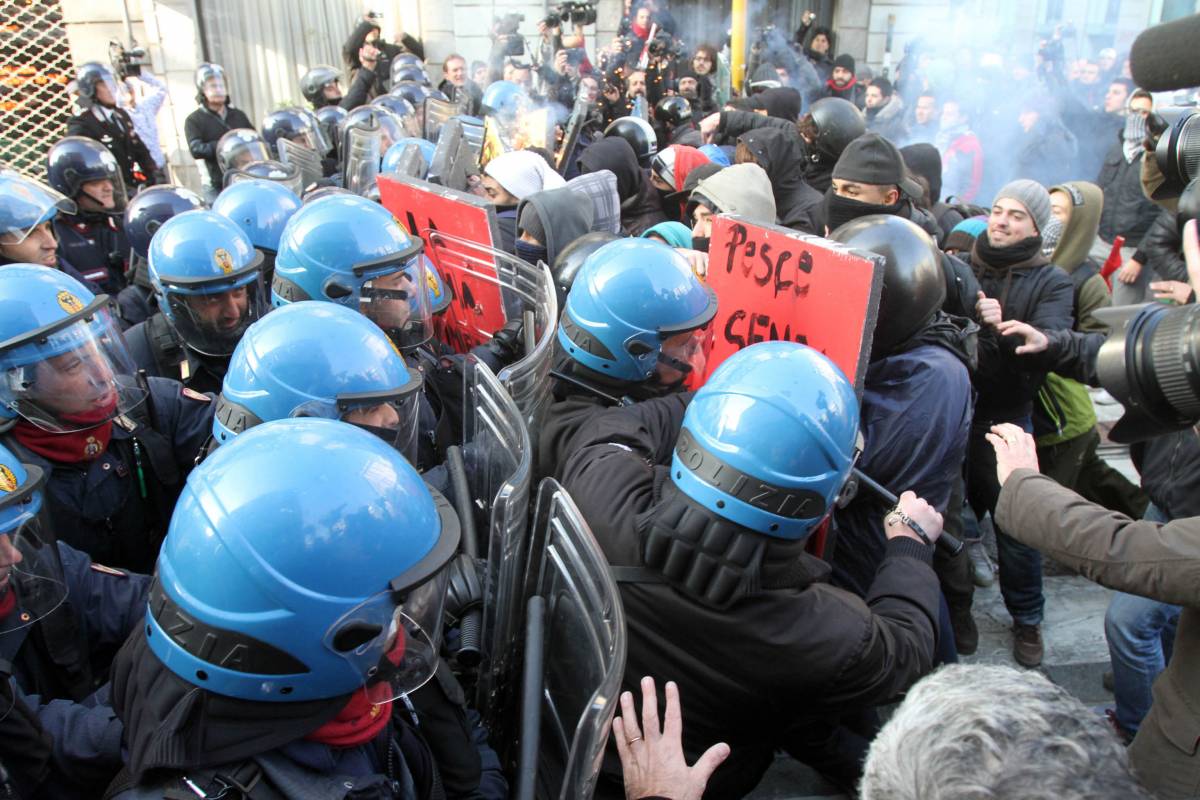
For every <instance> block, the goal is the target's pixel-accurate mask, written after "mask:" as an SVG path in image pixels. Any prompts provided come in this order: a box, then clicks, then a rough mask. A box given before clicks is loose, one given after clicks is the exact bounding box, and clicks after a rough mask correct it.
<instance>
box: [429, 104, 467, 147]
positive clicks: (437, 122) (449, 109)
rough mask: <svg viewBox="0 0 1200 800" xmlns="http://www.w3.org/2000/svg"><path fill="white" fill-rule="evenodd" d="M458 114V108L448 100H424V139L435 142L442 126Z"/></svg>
mask: <svg viewBox="0 0 1200 800" xmlns="http://www.w3.org/2000/svg"><path fill="white" fill-rule="evenodd" d="M458 114H459V110H458V106H457V105H456V104H454V103H451V102H450V101H449V100H438V99H437V98H436V97H428V98H426V99H425V138H426V139H428V140H429V141H431V142H436V141H437V140H438V134H439V133H440V132H441V130H442V126H443V125H445V124H446V122H447V121H448V120H450V119H451V118H453V117H455V116H457V115H458Z"/></svg>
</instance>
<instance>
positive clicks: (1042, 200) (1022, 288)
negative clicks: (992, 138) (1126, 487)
mask: <svg viewBox="0 0 1200 800" xmlns="http://www.w3.org/2000/svg"><path fill="white" fill-rule="evenodd" d="M1050 219H1051V205H1050V196H1049V194H1048V193H1047V192H1046V190H1045V189H1044V188H1043V187H1042V186H1041V185H1040V184H1037V183H1034V182H1033V181H1030V180H1017V181H1012V182H1011V183H1009V184H1007V185H1005V186H1003V187H1002V188H1001V189H1000V191H999V192H998V193H997V194H996V199H995V201H994V202H993V203H992V211H991V215H990V216H989V217H988V227H987V230H986V231H984V232H983V233H982V234H981V235H980V236H979V238H978V239H977V240H976V242H975V248H974V250H973V251H972V252H971V267H972V268H973V269H974V270H975V274H976V276H977V277H978V278H979V283H980V286H981V294H980V298H979V300H978V302H977V303H976V314H977V315H978V318H979V321H980V323H981V325H982V326H983V330H982V332H981V333H980V336H979V369H978V371H976V373H975V388H976V391H977V393H978V403H977V406H976V409H975V419H974V422H973V423H972V425H971V450H970V452H971V456H970V458H969V459H968V470H967V499H968V501H969V502H970V504H971V506H972V508H973V509H974V512H975V514H976V515H977V516H982V515H983V513H984V512H985V511H990V512H992V513H993V515H994V514H995V510H996V502H997V499H998V498H999V495H1000V484H999V482H998V480H997V478H996V460H995V451H994V450H993V449H992V448H991V447H990V446H989V445H988V443H987V441H986V440H985V439H984V435H985V434H986V433H988V432H989V431H990V430H991V428H992V426H993V425H996V424H999V423H1001V422H1010V423H1013V424H1015V425H1018V426H1020V427H1023V428H1024V429H1026V430H1030V429H1031V428H1032V420H1031V417H1032V414H1033V405H1034V400H1035V399H1036V397H1037V394H1038V391H1039V390H1040V389H1041V387H1042V383H1043V382H1044V380H1045V377H1046V372H1047V370H1046V369H1045V368H1044V367H1042V365H1041V363H1040V362H1038V360H1037V359H1036V358H1032V357H1030V356H1025V355H1021V356H1018V355H1017V354H1016V352H1015V350H1016V345H1017V344H1018V343H1019V341H1013V340H1014V339H1015V338H1016V337H1007V338H1006V337H1003V336H1001V335H1000V334H999V333H998V332H997V330H996V326H997V325H998V324H999V323H1000V321H1001V320H1002V319H1016V320H1021V321H1023V322H1027V323H1029V324H1030V325H1033V326H1035V327H1037V328H1039V329H1042V330H1064V329H1067V328H1070V327H1072V326H1073V324H1074V316H1073V313H1072V312H1073V308H1074V288H1073V286H1072V285H1071V279H1070V278H1069V277H1067V274H1066V273H1065V272H1063V271H1062V270H1061V269H1059V268H1057V267H1055V266H1054V265H1053V264H1052V263H1050V260H1049V259H1048V258H1046V257H1045V256H1044V255H1042V252H1041V249H1042V231H1044V230H1045V229H1046V226H1047V225H1048V224H1049V222H1050ZM993 519H994V516H993ZM996 540H997V546H998V550H999V555H1000V586H1001V592H1002V594H1003V596H1004V603H1005V606H1006V607H1007V608H1008V611H1009V613H1010V614H1011V615H1012V618H1013V633H1014V637H1013V639H1014V646H1013V656H1014V658H1015V659H1016V660H1017V663H1019V664H1021V665H1022V666H1026V667H1036V666H1038V665H1039V664H1041V662H1042V655H1043V645H1042V635H1041V622H1042V611H1043V607H1044V605H1045V596H1044V594H1043V592H1042V559H1041V555H1040V554H1039V553H1038V552H1037V551H1036V550H1034V549H1033V548H1031V547H1028V546H1026V545H1023V544H1021V543H1020V542H1018V541H1017V540H1015V539H1013V538H1012V537H1011V536H1009V535H1008V534H1007V533H1005V532H1004V531H1003V530H1001V528H1000V526H998V525H997V526H996ZM967 602H968V604H969V602H970V601H969V599H968V600H967ZM968 608H969V605H968ZM953 611H955V609H952V612H953ZM957 611H958V613H960V614H961V613H963V609H962V607H961V606H960V607H959V608H958V609H957Z"/></svg>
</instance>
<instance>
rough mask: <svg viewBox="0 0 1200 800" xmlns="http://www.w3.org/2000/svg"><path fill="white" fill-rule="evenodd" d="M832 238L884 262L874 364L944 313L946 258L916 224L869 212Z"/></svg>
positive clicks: (872, 347) (873, 344)
mask: <svg viewBox="0 0 1200 800" xmlns="http://www.w3.org/2000/svg"><path fill="white" fill-rule="evenodd" d="M829 238H830V239H832V240H833V241H835V242H841V243H842V244H844V245H846V246H847V247H852V248H854V249H856V250H867V251H869V252H872V253H876V254H878V255H881V256H883V258H884V268H883V293H882V295H881V296H880V298H879V316H878V321H877V322H876V323H875V339H874V341H872V342H871V360H872V361H874V360H875V359H877V358H882V357H883V356H886V355H888V354H889V353H891V352H893V351H894V350H895V349H896V348H897V347H899V346H900V345H902V344H904V343H905V342H906V341H908V340H909V339H910V338H912V337H913V335H915V334H916V333H917V332H919V331H920V330H921V329H922V328H923V327H925V325H927V324H928V323H929V320H930V319H932V318H933V316H934V315H935V314H936V313H937V312H938V311H939V310H941V307H942V304H943V303H944V302H945V301H946V279H945V277H944V275H943V274H942V260H941V259H942V256H941V253H939V252H938V249H937V245H936V244H934V242H933V239H931V238H929V234H927V233H925V231H923V230H921V229H920V228H919V227H918V226H917V225H915V224H914V223H912V222H910V221H909V220H907V219H904V218H903V217H897V216H895V215H892V214H871V215H869V216H866V217H860V218H858V219H856V220H854V221H853V222H847V223H846V224H845V225H843V226H842V227H840V228H838V229H837V230H836V231H834V232H833V233H831V234H829Z"/></svg>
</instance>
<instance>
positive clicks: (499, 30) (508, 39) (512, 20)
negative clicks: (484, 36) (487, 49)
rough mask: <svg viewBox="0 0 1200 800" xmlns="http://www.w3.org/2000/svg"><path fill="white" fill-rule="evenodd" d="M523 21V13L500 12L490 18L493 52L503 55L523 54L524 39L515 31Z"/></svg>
mask: <svg viewBox="0 0 1200 800" xmlns="http://www.w3.org/2000/svg"><path fill="white" fill-rule="evenodd" d="M524 21H525V15H524V14H502V15H500V16H497V17H495V18H493V20H492V39H493V40H494V41H495V47H493V50H492V52H493V54H494V55H499V56H501V57H504V56H523V55H525V39H524V38H523V37H522V36H521V34H520V33H518V32H517V29H518V28H520V27H521V23H522V22H524Z"/></svg>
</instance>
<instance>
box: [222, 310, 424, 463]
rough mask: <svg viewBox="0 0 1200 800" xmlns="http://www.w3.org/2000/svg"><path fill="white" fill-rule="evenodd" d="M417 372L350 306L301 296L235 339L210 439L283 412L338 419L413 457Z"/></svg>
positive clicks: (417, 407) (412, 459)
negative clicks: (235, 346) (237, 339)
mask: <svg viewBox="0 0 1200 800" xmlns="http://www.w3.org/2000/svg"><path fill="white" fill-rule="evenodd" d="M420 401H421V373H420V372H418V371H417V370H415V369H409V367H408V366H407V365H406V364H405V362H404V358H403V357H402V356H401V355H400V352H399V351H398V350H397V349H396V346H395V345H394V344H392V341H391V339H389V338H388V337H387V334H385V333H384V332H383V331H382V330H380V329H379V326H378V325H376V324H375V323H373V322H371V320H369V319H367V318H366V317H364V316H363V315H362V314H359V313H358V312H357V311H354V310H353V309H349V308H346V307H344V306H339V305H335V304H333V303H317V302H313V301H311V300H306V301H303V302H300V303H292V304H291V305H289V306H284V307H283V308H281V309H279V310H277V311H274V312H272V313H270V314H268V315H267V316H265V317H264V318H262V319H261V320H259V321H258V322H256V323H254V324H253V325H251V326H250V327H249V329H247V331H246V334H245V335H244V336H243V337H242V341H241V342H239V343H238V346H237V350H235V351H234V352H233V358H231V359H230V361H229V369H228V370H226V372H225V380H224V383H223V384H222V386H221V396H220V398H218V400H217V411H216V416H215V417H214V418H213V438H215V439H216V440H217V442H219V443H221V444H224V443H226V442H229V441H231V440H232V439H233V437H234V436H237V435H238V434H240V433H242V432H243V431H245V430H246V429H248V428H251V427H253V426H255V425H259V424H261V423H263V422H269V421H271V420H273V419H286V418H288V417H324V418H326V419H340V420H342V421H344V422H349V423H351V424H354V425H357V426H358V427H360V428H364V429H366V430H369V431H371V432H372V433H374V434H376V435H377V436H379V437H380V438H382V439H383V440H384V441H386V442H387V443H388V444H390V445H392V446H393V447H395V448H396V449H397V450H399V451H400V452H402V453H404V456H405V458H407V459H408V460H409V462H410V463H414V464H415V463H416V456H417V415H418V412H419V410H420Z"/></svg>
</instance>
